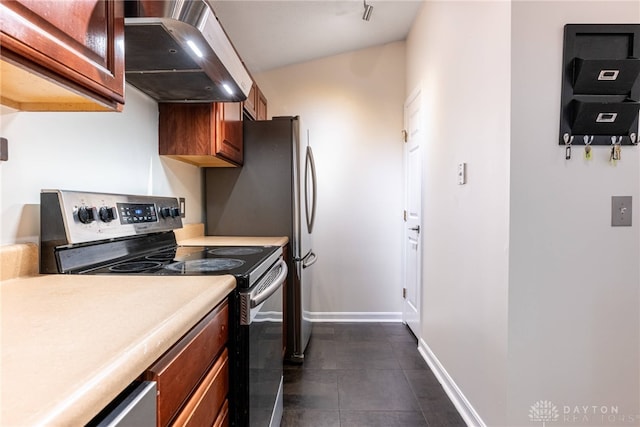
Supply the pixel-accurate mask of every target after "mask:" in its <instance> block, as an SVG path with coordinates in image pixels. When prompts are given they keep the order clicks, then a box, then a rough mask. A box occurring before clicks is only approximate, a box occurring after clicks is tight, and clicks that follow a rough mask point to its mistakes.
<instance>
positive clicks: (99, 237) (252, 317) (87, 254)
mask: <svg viewBox="0 0 640 427" xmlns="http://www.w3.org/2000/svg"><path fill="white" fill-rule="evenodd" d="M40 224H41V226H40V228H41V230H40V231H41V238H40V272H41V273H44V274H48V273H50V274H85V275H113V276H114V278H115V277H117V276H119V275H128V276H131V275H157V276H172V277H173V276H175V278H176V280H175V283H176V286H181V285H184V284H186V282H185V281H188V280H189V276H202V275H221V274H230V275H233V276H234V277H235V278H236V282H237V288H236V291H235V292H233V293H232V295H230V298H229V301H230V309H231V310H230V328H229V336H230V341H229V353H230V393H229V407H230V412H231V425H234V426H277V425H279V424H280V419H281V417H282V348H283V345H282V337H283V334H282V321H283V314H282V307H283V305H282V289H281V288H282V285H283V283H284V282H285V280H286V277H287V265H286V263H285V261H284V260H283V259H282V248H281V247H279V246H180V245H178V244H177V242H176V238H175V234H174V231H173V230H175V229H178V228H181V227H182V220H181V217H180V208H179V204H178V200H177V199H175V198H172V197H155V196H136V195H123V194H106V193H88V192H79V191H66V190H43V191H42V192H41V197H40Z"/></svg>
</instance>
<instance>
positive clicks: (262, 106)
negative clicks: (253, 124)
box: [256, 90, 267, 120]
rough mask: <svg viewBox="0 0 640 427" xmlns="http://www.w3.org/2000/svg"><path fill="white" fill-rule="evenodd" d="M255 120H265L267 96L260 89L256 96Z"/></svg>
mask: <svg viewBox="0 0 640 427" xmlns="http://www.w3.org/2000/svg"><path fill="white" fill-rule="evenodd" d="M256 120H267V98H266V97H265V96H264V94H263V93H262V91H260V90H258V96H257V98H256Z"/></svg>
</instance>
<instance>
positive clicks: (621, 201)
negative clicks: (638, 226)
mask: <svg viewBox="0 0 640 427" xmlns="http://www.w3.org/2000/svg"><path fill="white" fill-rule="evenodd" d="M631 214H632V211H631V196H612V197H611V226H612V227H631Z"/></svg>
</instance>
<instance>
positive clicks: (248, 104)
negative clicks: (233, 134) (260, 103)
mask: <svg viewBox="0 0 640 427" xmlns="http://www.w3.org/2000/svg"><path fill="white" fill-rule="evenodd" d="M257 94H258V86H256V84H255V83H254V84H253V85H251V90H250V91H249V96H247V99H245V101H244V104H243V107H244V113H245V114H246V115H247V116H249V118H250V119H252V120H256V116H257V114H256V98H257Z"/></svg>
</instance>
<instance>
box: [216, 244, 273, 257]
mask: <svg viewBox="0 0 640 427" xmlns="http://www.w3.org/2000/svg"><path fill="white" fill-rule="evenodd" d="M263 250H264V249H263V248H259V247H256V246H229V247H226V248H217V249H211V250H210V251H209V253H210V254H211V255H224V256H234V255H235V256H240V255H253V254H259V253H260V252H262V251H263Z"/></svg>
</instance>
